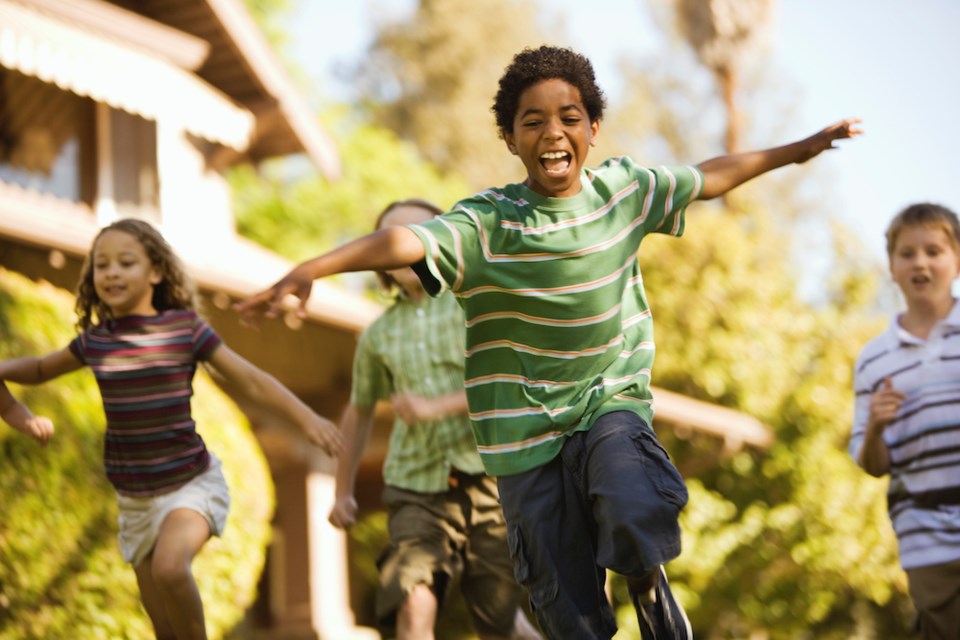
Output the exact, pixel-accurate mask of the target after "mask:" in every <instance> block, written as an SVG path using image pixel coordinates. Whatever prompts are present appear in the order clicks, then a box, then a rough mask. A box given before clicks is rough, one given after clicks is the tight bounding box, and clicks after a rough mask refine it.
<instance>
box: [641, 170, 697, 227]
mask: <svg viewBox="0 0 960 640" xmlns="http://www.w3.org/2000/svg"><path fill="white" fill-rule="evenodd" d="M623 161H624V162H625V163H628V165H629V168H630V169H631V170H632V171H633V172H634V173H636V174H637V179H638V180H639V181H641V183H642V182H643V181H644V180H645V181H646V185H647V186H646V194H645V196H644V198H643V203H642V206H641V207H640V211H639V213H638V216H639V217H640V218H641V222H642V224H643V226H644V229H645V230H646V232H647V233H666V234H669V235H672V236H678V237H679V236H681V235H683V230H684V225H685V222H686V216H685V214H686V210H687V207H688V206H689V205H690V203H691V202H693V201H694V200H696V199H697V198H698V197H700V193H701V192H702V191H703V174H702V173H701V172H700V170H699V169H698V168H696V167H694V166H692V165H683V166H670V167H667V166H660V167H656V168H648V167H641V166H639V165H637V164H636V163H635V162H633V160H630V159H629V158H625V159H624V160H623Z"/></svg>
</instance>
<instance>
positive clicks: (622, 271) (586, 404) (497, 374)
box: [410, 157, 703, 475]
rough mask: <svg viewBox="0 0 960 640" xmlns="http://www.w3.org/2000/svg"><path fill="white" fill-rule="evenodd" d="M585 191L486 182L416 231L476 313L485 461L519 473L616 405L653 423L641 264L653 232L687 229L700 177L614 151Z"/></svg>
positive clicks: (477, 426)
mask: <svg viewBox="0 0 960 640" xmlns="http://www.w3.org/2000/svg"><path fill="white" fill-rule="evenodd" d="M581 183H582V185H583V189H582V191H581V192H580V193H579V194H577V195H575V196H573V197H570V198H546V197H543V196H541V195H539V194H537V193H535V192H533V191H532V190H530V189H528V188H527V187H525V186H524V185H522V184H511V185H507V186H506V187H504V188H502V189H490V190H487V191H483V192H481V193H479V194H477V195H475V196H473V197H472V198H469V199H467V200H463V201H461V202H459V203H458V204H457V205H456V206H455V207H454V209H453V210H452V211H450V212H448V213H446V214H444V215H443V216H441V217H439V218H436V219H434V220H431V221H428V222H426V223H423V224H418V225H412V226H411V227H410V228H411V229H412V230H413V231H414V232H415V233H416V234H417V235H418V236H419V237H420V239H421V240H422V241H423V243H424V245H425V247H426V249H427V260H426V268H427V270H428V271H429V272H427V271H424V270H423V269H421V270H420V275H421V278H422V279H423V280H424V285H425V286H426V288H427V290H428V291H429V292H431V293H432V294H436V293H438V292H439V291H441V290H442V289H445V288H449V289H450V290H452V291H453V293H454V295H456V296H457V300H458V301H459V303H460V305H461V306H462V307H463V310H464V315H465V320H466V327H467V333H466V387H467V397H468V401H469V405H470V419H471V423H472V425H473V429H474V435H475V437H476V439H477V445H478V450H479V451H480V455H481V458H482V459H483V462H484V466H485V468H486V469H487V472H488V473H490V474H493V475H507V474H513V473H519V472H522V471H525V470H528V469H531V468H534V467H537V466H540V465H542V464H545V463H546V462H548V461H549V460H551V459H552V458H553V457H554V456H556V455H557V453H559V451H560V448H561V447H562V446H563V439H564V436H565V435H566V434H569V433H571V432H573V431H577V430H583V429H588V428H590V426H591V425H592V423H593V421H594V420H595V419H596V418H597V417H599V416H600V415H603V414H604V413H609V412H610V411H617V410H624V409H625V410H629V411H634V412H636V413H638V414H640V415H641V416H642V417H643V418H644V419H645V420H646V421H647V422H648V423H652V419H653V409H652V406H651V395H650V389H649V382H650V368H651V367H652V365H653V358H654V344H653V321H652V318H651V316H650V310H649V307H648V305H647V300H646V295H645V293H644V290H643V280H642V278H641V275H640V270H639V267H638V265H637V250H638V248H639V245H640V241H641V240H642V239H643V237H644V236H645V235H646V234H648V233H667V234H670V235H674V236H679V235H681V234H682V233H683V226H684V215H683V212H684V210H685V209H686V207H687V205H688V204H689V203H690V202H692V201H693V200H695V199H696V198H697V197H698V196H699V194H700V190H701V187H702V184H703V177H702V175H701V173H700V171H699V170H698V169H696V168H695V167H690V166H686V167H659V168H656V169H648V168H644V167H641V166H639V165H637V164H636V163H635V162H633V161H632V160H631V159H629V158H625V157H621V158H613V159H610V160H608V161H606V162H605V163H604V164H603V165H601V166H600V167H598V168H597V169H594V170H584V172H583V175H582V176H581Z"/></svg>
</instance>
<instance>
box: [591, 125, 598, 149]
mask: <svg viewBox="0 0 960 640" xmlns="http://www.w3.org/2000/svg"><path fill="white" fill-rule="evenodd" d="M599 135H600V121H599V120H594V121H593V122H591V123H590V146H591V147H595V146H597V137H598V136H599Z"/></svg>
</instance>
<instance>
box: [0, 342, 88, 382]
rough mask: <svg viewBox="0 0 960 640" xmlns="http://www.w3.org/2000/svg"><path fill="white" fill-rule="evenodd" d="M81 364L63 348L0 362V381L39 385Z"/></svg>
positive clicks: (75, 368) (73, 369)
mask: <svg viewBox="0 0 960 640" xmlns="http://www.w3.org/2000/svg"><path fill="white" fill-rule="evenodd" d="M81 367H83V363H82V362H80V361H79V360H77V357H76V356H75V355H73V354H72V353H71V352H70V349H67V348H64V349H61V350H60V351H54V352H53V353H49V354H47V355H45V356H24V357H22V358H13V359H11V360H4V361H3V362H0V380H9V381H10V382H16V383H17V384H40V383H41V382H46V381H47V380H53V379H54V378H56V377H58V376H62V375H63V374H65V373H70V372H71V371H76V370H77V369H80V368H81Z"/></svg>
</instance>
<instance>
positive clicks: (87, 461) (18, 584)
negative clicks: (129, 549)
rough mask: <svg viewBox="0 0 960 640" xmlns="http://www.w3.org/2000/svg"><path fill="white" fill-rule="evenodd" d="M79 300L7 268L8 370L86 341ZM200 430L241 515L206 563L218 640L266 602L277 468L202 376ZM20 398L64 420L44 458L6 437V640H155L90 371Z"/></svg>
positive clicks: (1, 540)
mask: <svg viewBox="0 0 960 640" xmlns="http://www.w3.org/2000/svg"><path fill="white" fill-rule="evenodd" d="M72 310H73V297H72V296H71V295H70V294H68V293H66V292H65V291H62V290H59V289H56V288H54V287H52V286H50V285H48V284H45V283H35V282H32V281H30V280H27V279H25V278H23V277H21V276H19V275H17V274H14V273H12V272H10V271H5V270H3V269H0V359H7V358H12V357H17V356H22V355H36V354H43V353H49V352H51V351H54V350H57V349H60V348H63V347H64V346H66V345H67V343H68V342H69V341H70V340H71V339H72V337H73V336H74V335H75V329H74V318H73V313H72ZM195 388H196V396H195V397H194V401H193V410H194V417H195V419H196V421H197V425H198V430H199V431H200V432H201V434H202V435H203V437H204V439H205V440H206V442H207V444H208V445H209V447H210V449H211V450H212V451H214V452H215V453H216V454H217V456H218V457H220V459H221V460H222V461H223V467H224V474H225V476H226V479H227V483H228V484H229V485H230V489H231V496H232V502H233V504H232V507H231V511H230V517H229V520H228V524H227V528H226V531H225V532H224V535H223V537H222V538H214V539H212V540H211V541H210V542H208V543H207V545H206V546H205V547H204V549H203V551H201V553H200V555H199V556H198V557H197V559H196V561H195V562H194V575H195V576H196V579H197V582H198V584H199V586H200V591H201V595H202V597H203V601H204V605H205V610H206V616H207V628H208V632H209V635H210V636H211V637H213V638H217V637H222V636H223V635H224V634H225V633H227V632H228V631H229V630H230V629H232V628H233V627H234V626H236V625H237V624H238V623H239V622H240V620H241V619H242V618H243V616H244V612H245V610H246V609H247V607H248V606H249V605H250V604H251V603H252V602H253V599H254V597H255V595H256V586H257V580H258V578H259V576H260V572H261V570H262V568H263V563H264V557H265V550H266V546H267V543H268V538H269V535H270V519H271V517H272V513H273V505H274V503H273V495H274V493H273V485H272V482H271V479H270V473H269V470H268V468H267V464H266V461H265V460H264V458H263V455H262V453H261V451H260V449H259V446H258V445H257V442H256V439H255V438H254V436H253V434H252V432H251V431H250V428H249V425H248V424H247V421H246V419H245V418H244V416H243V415H242V414H241V413H240V412H239V411H238V410H237V408H236V407H235V405H233V403H232V402H230V401H229V400H228V399H227V397H226V396H225V395H224V394H223V393H222V392H221V391H220V390H219V389H218V388H217V387H216V386H215V385H214V384H213V382H212V381H211V380H210V379H209V377H207V376H206V375H205V374H203V373H202V371H200V372H198V375H197V379H196V380H195ZM11 389H12V391H13V393H14V395H16V396H17V397H18V398H19V399H21V400H22V401H23V402H24V403H25V404H26V405H27V406H28V407H30V409H31V410H32V411H33V412H34V413H37V414H40V415H46V416H48V417H50V418H51V419H52V420H53V421H54V425H55V427H56V433H55V435H54V437H53V439H52V441H51V442H50V444H49V445H48V446H47V447H46V448H44V447H41V446H40V445H39V444H38V443H36V442H35V441H33V440H31V439H29V438H26V437H24V436H22V435H21V434H19V433H17V432H15V431H13V430H11V429H9V428H7V427H6V425H2V426H0V495H2V496H3V498H2V500H0V558H3V562H0V639H2V640H12V639H14V638H68V637H69V638H110V639H114V638H144V637H150V636H151V635H152V629H151V626H150V621H149V619H148V618H147V616H146V613H145V611H144V610H143V608H142V606H141V605H140V602H139V594H138V590H137V584H136V578H135V576H134V572H133V570H132V569H131V568H130V567H129V566H127V565H126V564H125V563H124V562H123V559H122V558H121V556H120V553H119V547H118V545H117V542H116V535H117V526H116V519H117V506H116V499H115V494H114V491H113V488H112V487H111V486H110V484H109V483H108V482H107V480H106V477H105V476H104V473H103V468H102V446H103V445H102V443H103V429H104V418H103V410H102V406H101V403H100V395H99V391H98V390H97V386H96V382H95V381H94V378H93V374H92V373H91V372H90V371H89V370H88V369H83V370H81V371H78V372H76V373H72V374H69V375H66V376H63V377H61V378H59V379H57V380H55V381H53V382H50V383H48V384H45V385H39V386H35V387H34V386H31V387H19V386H16V385H11Z"/></svg>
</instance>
